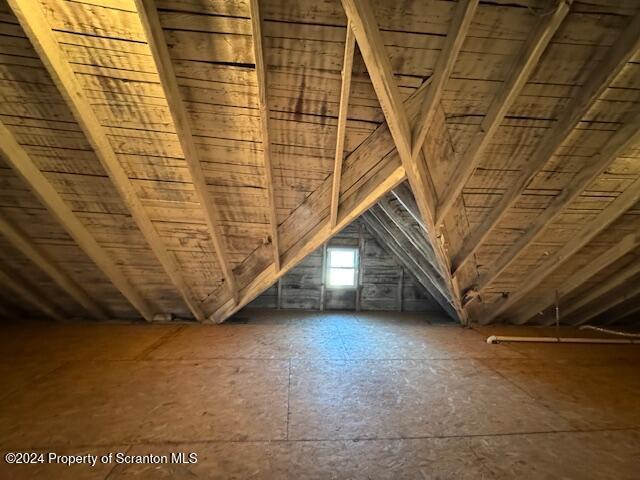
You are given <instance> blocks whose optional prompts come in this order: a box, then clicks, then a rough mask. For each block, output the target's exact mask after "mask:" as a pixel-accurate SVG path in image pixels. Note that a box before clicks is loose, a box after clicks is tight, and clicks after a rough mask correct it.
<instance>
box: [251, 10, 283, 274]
mask: <svg viewBox="0 0 640 480" xmlns="http://www.w3.org/2000/svg"><path fill="white" fill-rule="evenodd" d="M249 7H250V10H251V30H252V33H253V38H252V39H253V54H254V56H255V62H256V75H257V76H258V103H259V106H260V120H261V123H262V149H263V158H264V170H265V172H264V173H265V177H266V180H267V197H268V203H269V221H270V223H271V245H272V246H273V261H274V264H275V269H276V271H278V270H280V242H279V236H278V215H277V210H276V199H275V193H274V189H275V184H274V183H273V164H272V162H271V138H270V136H269V102H268V97H267V68H266V66H265V61H264V50H263V46H262V17H261V14H260V1H259V0H250V1H249Z"/></svg>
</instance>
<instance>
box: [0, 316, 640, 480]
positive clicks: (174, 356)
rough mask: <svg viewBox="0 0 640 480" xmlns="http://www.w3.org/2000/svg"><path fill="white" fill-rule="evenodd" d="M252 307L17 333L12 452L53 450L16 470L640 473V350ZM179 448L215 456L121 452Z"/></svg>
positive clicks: (321, 474) (472, 475)
mask: <svg viewBox="0 0 640 480" xmlns="http://www.w3.org/2000/svg"><path fill="white" fill-rule="evenodd" d="M242 317H243V318H244V319H246V320H248V321H247V323H235V324H225V325H222V326H196V325H193V326H191V325H189V326H186V325H182V326H181V325H176V326H170V325H166V326H165V325H77V326H74V325H63V326H45V325H37V326H20V327H18V326H8V325H5V326H2V327H0V347H1V348H2V351H1V356H0V358H1V362H0V377H1V378H2V385H1V389H0V447H1V448H0V450H2V454H3V457H4V455H5V454H6V453H7V452H36V453H37V454H39V453H43V452H44V453H45V457H44V461H45V463H36V464H32V465H8V464H7V463H6V461H5V460H3V461H0V478H2V479H12V478H56V479H58V478H60V479H66V478H69V479H84V478H91V479H93V478H96V479H105V478H108V479H110V480H116V479H118V480H121V479H141V478H142V479H147V478H149V479H163V478H167V479H169V478H172V479H174V478H176V479H193V478H216V479H232V478H238V479H244V478H259V479H308V478H314V479H316V478H317V479H332V478H335V479H352V478H353V479H441V478H447V479H448V478H451V479H460V478H469V479H479V478H509V479H510V478H518V479H523V478H527V479H528V478H531V479H545V478H548V479H556V478H576V479H578V478H580V479H582V478H585V479H596V478H602V479H638V478H640V347H637V346H587V345H585V346H582V345H580V346H575V345H531V344H526V345H523V344H519V345H515V344H511V345H487V344H486V343H485V341H484V340H485V338H486V336H487V335H488V334H490V333H498V332H500V333H506V332H507V331H508V332H509V333H510V334H515V333H523V332H524V333H525V334H527V333H528V334H531V335H539V334H540V333H541V331H540V330H535V329H531V328H529V329H508V328H501V329H496V328H485V329H477V330H465V329H462V328H459V327H457V326H450V325H442V324H440V325H439V324H436V323H437V319H435V318H429V317H428V316H426V317H425V315H403V314H395V313H388V314H365V313H362V314H355V313H353V314H347V313H329V314H319V313H316V314H312V313H292V312H278V311H271V312H269V313H268V314H266V313H265V312H256V311H253V312H243V313H242ZM425 318H426V319H427V320H429V319H430V320H431V323H433V324H432V325H430V324H429V323H428V322H427V321H426V320H425ZM573 333H575V332H573ZM172 452H173V453H177V452H183V453H185V454H186V455H188V454H189V453H195V454H197V463H193V464H188V463H161V464H142V465H126V464H118V463H116V461H115V459H116V456H115V454H117V453H120V454H121V455H123V456H125V457H124V458H128V459H130V460H132V459H133V458H134V457H133V456H137V455H149V454H153V455H158V456H162V455H167V459H168V461H169V462H171V457H170V454H171V453H172ZM48 453H52V454H57V455H67V454H72V455H86V454H93V455H97V456H98V457H99V456H102V455H108V454H109V453H113V454H114V457H113V461H108V460H109V459H108V458H106V459H105V462H101V461H100V460H97V463H96V465H95V466H94V467H91V466H88V465H86V464H83V465H74V466H64V465H61V464H57V465H55V464H50V463H47V462H48V461H49V457H48V456H47V454H48ZM34 457H35V458H36V460H37V459H38V458H41V457H39V456H34ZM159 458H162V457H159ZM187 458H188V457H187ZM121 460H122V458H121Z"/></svg>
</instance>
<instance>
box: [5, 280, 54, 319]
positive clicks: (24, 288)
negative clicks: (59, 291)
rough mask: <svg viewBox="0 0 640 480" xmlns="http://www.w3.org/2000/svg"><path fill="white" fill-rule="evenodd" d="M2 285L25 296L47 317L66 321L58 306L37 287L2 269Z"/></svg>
mask: <svg viewBox="0 0 640 480" xmlns="http://www.w3.org/2000/svg"><path fill="white" fill-rule="evenodd" d="M0 285H3V286H4V287H6V288H8V289H9V290H11V291H13V292H15V293H16V294H17V295H18V296H19V297H21V298H23V299H24V300H26V301H27V302H29V303H30V304H32V305H33V306H34V307H36V308H37V309H38V310H40V311H41V312H42V313H44V314H45V315H46V316H47V317H50V318H52V319H53V320H56V321H58V322H63V321H64V316H63V315H62V314H61V313H60V311H59V309H58V307H56V306H55V305H54V304H53V303H52V302H51V301H50V300H49V299H48V298H47V297H45V296H44V295H42V294H38V293H37V292H36V291H35V289H34V288H33V287H32V286H30V285H27V284H25V283H24V282H23V281H21V280H19V279H17V278H15V277H14V276H12V275H9V274H8V273H6V272H5V271H3V270H2V269H0Z"/></svg>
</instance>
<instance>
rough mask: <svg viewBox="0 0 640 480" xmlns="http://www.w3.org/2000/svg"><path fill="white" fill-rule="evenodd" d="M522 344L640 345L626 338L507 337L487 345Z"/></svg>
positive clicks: (491, 339)
mask: <svg viewBox="0 0 640 480" xmlns="http://www.w3.org/2000/svg"><path fill="white" fill-rule="evenodd" d="M500 342H523V343H601V344H614V343H615V344H620V343H622V344H635V345H640V339H627V338H624V339H623V338H576V337H566V338H563V337H509V336H503V335H491V336H490V337H488V338H487V343H491V344H494V343H500Z"/></svg>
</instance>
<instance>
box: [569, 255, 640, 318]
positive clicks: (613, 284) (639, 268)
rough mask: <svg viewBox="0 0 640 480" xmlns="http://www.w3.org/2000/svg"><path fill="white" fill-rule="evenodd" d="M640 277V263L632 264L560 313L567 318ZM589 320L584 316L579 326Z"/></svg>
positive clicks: (595, 305) (596, 306)
mask: <svg viewBox="0 0 640 480" xmlns="http://www.w3.org/2000/svg"><path fill="white" fill-rule="evenodd" d="M638 275H640V261H637V262H635V263H632V264H631V265H627V266H626V267H625V268H622V269H621V270H619V271H617V272H615V273H614V274H612V275H611V276H609V277H608V278H606V279H605V280H604V281H603V282H601V283H599V284H598V285H597V286H595V288H593V289H591V290H589V291H588V292H585V294H584V295H582V296H580V298H578V299H576V301H575V302H573V303H571V304H570V305H569V306H567V307H565V308H562V309H561V310H560V311H561V312H562V315H563V316H564V317H567V316H569V315H571V314H573V313H574V312H576V311H578V310H580V309H581V308H582V307H585V306H587V305H589V304H591V303H592V302H595V301H596V300H598V299H599V298H601V297H603V296H605V295H606V294H607V293H609V292H612V291H615V290H617V289H619V288H621V287H624V286H625V285H627V283H628V282H629V281H630V280H631V279H632V278H634V277H636V276H638ZM594 307H595V308H596V309H597V308H598V305H597V304H594ZM587 314H590V312H587ZM594 316H595V315H594ZM588 320H589V319H588V318H586V317H584V316H582V317H581V318H580V319H579V322H578V323H577V325H581V324H583V323H586V322H587V321H588Z"/></svg>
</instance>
